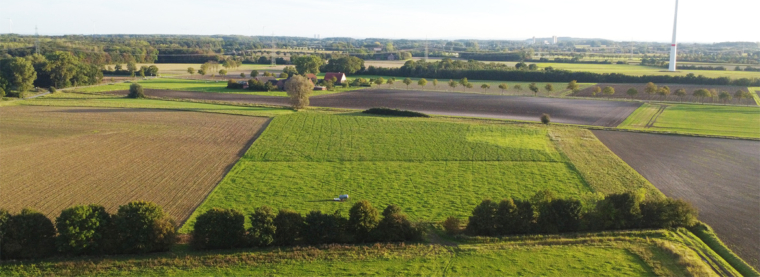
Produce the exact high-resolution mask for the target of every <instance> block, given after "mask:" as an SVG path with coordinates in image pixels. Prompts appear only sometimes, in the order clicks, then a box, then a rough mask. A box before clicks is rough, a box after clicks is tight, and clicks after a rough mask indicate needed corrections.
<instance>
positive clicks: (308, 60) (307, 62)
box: [291, 55, 324, 75]
mask: <svg viewBox="0 0 760 277" xmlns="http://www.w3.org/2000/svg"><path fill="white" fill-rule="evenodd" d="M291 60H292V62H293V64H295V66H296V70H297V71H298V74H301V75H305V74H307V73H313V74H317V73H319V68H320V67H321V66H322V65H323V64H324V62H323V61H322V59H321V58H320V57H319V56H315V55H309V56H299V57H295V58H291Z"/></svg>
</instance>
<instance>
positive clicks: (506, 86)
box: [499, 83, 509, 94]
mask: <svg viewBox="0 0 760 277" xmlns="http://www.w3.org/2000/svg"><path fill="white" fill-rule="evenodd" d="M499 89H501V94H504V91H505V90H507V89H509V85H507V84H504V83H501V84H499Z"/></svg>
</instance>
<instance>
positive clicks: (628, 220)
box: [595, 192, 644, 230]
mask: <svg viewBox="0 0 760 277" xmlns="http://www.w3.org/2000/svg"><path fill="white" fill-rule="evenodd" d="M643 200H644V194H643V193H642V192H639V193H633V192H625V193H615V194H610V195H607V196H606V197H605V198H604V200H602V201H600V202H599V203H597V205H596V217H595V218H596V220H597V222H596V225H597V228H598V229H601V230H618V229H630V228H636V227H639V225H640V221H641V209H640V204H641V202H642V201H643Z"/></svg>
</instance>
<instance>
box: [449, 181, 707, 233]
mask: <svg viewBox="0 0 760 277" xmlns="http://www.w3.org/2000/svg"><path fill="white" fill-rule="evenodd" d="M644 195H645V194H644V192H643V191H640V192H625V193H616V194H610V195H607V196H604V197H602V198H596V199H591V200H587V201H581V200H579V199H576V198H561V197H557V196H555V195H554V193H552V192H551V191H548V190H545V191H539V192H537V193H536V194H535V195H534V196H533V197H531V198H530V199H512V198H506V199H504V200H502V201H501V202H498V203H497V202H495V201H492V200H489V199H486V200H483V201H482V202H481V203H480V204H479V205H478V206H477V207H475V209H473V211H472V215H471V216H470V217H469V220H468V221H467V223H466V227H464V229H462V223H461V220H460V219H459V218H456V217H449V218H448V219H446V221H444V223H443V226H444V228H445V229H446V231H447V232H449V233H450V234H459V233H464V234H466V235H471V236H508V235H521V234H556V233H568V232H579V231H606V230H624V229H650V228H651V229H661V228H677V227H692V226H694V225H695V224H696V223H697V219H696V218H697V210H696V209H695V208H694V207H692V206H691V204H689V203H688V202H686V201H683V200H674V199H670V198H664V199H651V200H645V196H644Z"/></svg>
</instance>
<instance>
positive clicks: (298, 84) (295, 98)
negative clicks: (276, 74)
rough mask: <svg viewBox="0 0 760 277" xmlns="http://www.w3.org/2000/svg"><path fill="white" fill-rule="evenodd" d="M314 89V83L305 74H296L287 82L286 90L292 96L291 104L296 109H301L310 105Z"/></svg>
mask: <svg viewBox="0 0 760 277" xmlns="http://www.w3.org/2000/svg"><path fill="white" fill-rule="evenodd" d="M313 89H314V84H312V83H311V81H310V80H309V79H307V78H306V77H304V76H301V75H296V76H293V78H290V79H288V81H286V82H285V91H286V92H287V93H288V97H290V105H291V107H293V109H294V110H300V109H303V108H306V107H308V106H309V96H310V95H311V92H312V90H313Z"/></svg>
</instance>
